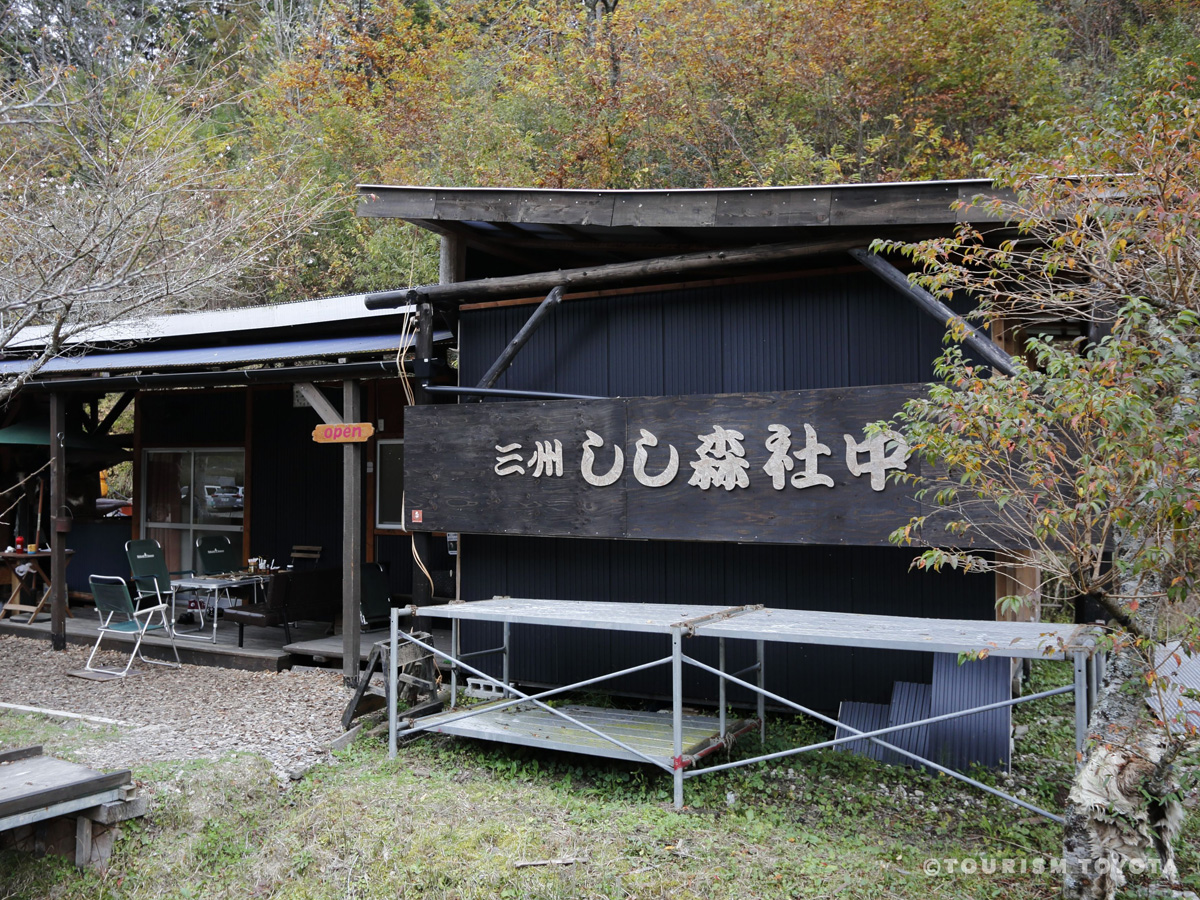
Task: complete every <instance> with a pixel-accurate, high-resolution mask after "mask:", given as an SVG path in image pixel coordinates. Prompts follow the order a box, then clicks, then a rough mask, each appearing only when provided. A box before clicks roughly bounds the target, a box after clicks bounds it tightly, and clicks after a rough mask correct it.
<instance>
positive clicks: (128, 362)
mask: <svg viewBox="0 0 1200 900" xmlns="http://www.w3.org/2000/svg"><path fill="white" fill-rule="evenodd" d="M449 337H450V333H449V332H437V333H435V334H434V340H446V339H448V338H449ZM400 342H401V339H400V336H399V335H395V334H380V335H368V336H366V337H331V338H316V339H313V340H306V341H279V342H276V343H270V344H240V345H235V346H222V347H181V348H175V349H163V350H126V351H121V352H117V353H88V354H83V355H80V356H64V357H60V358H58V359H53V360H51V361H50V362H48V363H47V364H46V365H45V366H44V367H43V368H42V369H41V372H42V373H43V374H46V375H49V374H55V373H66V372H129V371H136V370H141V369H164V368H200V367H204V366H218V367H220V366H236V365H249V364H252V363H264V362H280V361H289V360H295V359H320V358H326V357H340V356H359V355H362V354H370V353H374V354H379V353H386V352H395V351H396V350H398V349H399V347H400ZM409 343H411V342H409ZM406 346H408V344H406ZM28 365H29V361H28V360H17V359H9V360H0V375H3V374H7V373H11V372H19V371H21V370H22V369H24V368H26V367H27V366H28Z"/></svg>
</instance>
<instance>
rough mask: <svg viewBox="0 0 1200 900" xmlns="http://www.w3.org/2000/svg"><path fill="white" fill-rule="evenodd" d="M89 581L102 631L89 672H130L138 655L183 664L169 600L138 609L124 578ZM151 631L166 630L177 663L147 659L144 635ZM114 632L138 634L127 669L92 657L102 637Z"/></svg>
mask: <svg viewBox="0 0 1200 900" xmlns="http://www.w3.org/2000/svg"><path fill="white" fill-rule="evenodd" d="M88 581H89V582H90V583H91V586H92V596H93V597H94V598H95V600H96V612H97V614H98V615H99V616H100V629H99V631H100V634H99V636H98V637H97V638H96V646H94V647H92V652H91V655H89V656H88V660H87V663H86V664H85V665H84V669H86V670H87V671H89V672H104V673H106V674H108V675H117V676H120V677H121V678H124V677H125V676H126V675H127V674H128V673H129V669H130V667H131V666H133V658H134V657H135V656H136V657H138V658H139V659H141V660H142V662H146V663H150V664H152V665H155V666H169V667H170V668H172V669H178V668H179V666H180V662H179V650H178V648H176V646H175V635H174V633H173V632H172V630H171V623H170V622H168V621H167V604H166V603H159V604H158V605H156V606H147V607H146V608H144V609H134V607H133V598H132V597H130V596H129V585H127V584H126V583H125V579H124V578H118V577H116V576H113V575H92V576H91V577H90V578H89V579H88ZM155 613H157V614H158V618H159V620H160V621H159V622H158V623H156V622H155V621H154V618H155ZM150 631H162V632H163V633H165V634H166V636H167V638H168V639H169V640H170V641H171V649H172V650H173V651H174V653H175V662H174V663H171V662H169V661H167V662H163V661H162V660H157V659H147V658H146V657H145V656H143V655H142V639H143V638H145V636H146V634H147V632H150ZM110 634H113V635H122V636H125V637H128V636H129V635H134V636H135V639H134V642H133V650H131V651H130V653H129V661H128V662H127V663H125V668H124V669H120V670H118V669H106V668H104V667H102V666H93V665H92V660H93V659H95V658H96V651H97V650H99V649H100V643H101V641H103V640H104V638H105V636H106V635H110Z"/></svg>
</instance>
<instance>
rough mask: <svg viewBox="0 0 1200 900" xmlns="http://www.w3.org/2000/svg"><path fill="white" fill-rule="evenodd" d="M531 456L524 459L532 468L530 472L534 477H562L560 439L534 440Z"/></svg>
mask: <svg viewBox="0 0 1200 900" xmlns="http://www.w3.org/2000/svg"><path fill="white" fill-rule="evenodd" d="M534 446H535V448H536V449H535V450H534V451H533V456H531V457H529V459H528V460H526V462H525V465H527V466H530V467H532V468H533V472H532V473H530V474H532V475H533V477H534V478H541V477H542V475H543V474H544V475H545V476H546V477H547V478H553V477H558V478H561V477H562V472H563V466H562V441H554V442H553V443H551V442H550V441H534Z"/></svg>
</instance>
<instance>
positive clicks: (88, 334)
mask: <svg viewBox="0 0 1200 900" xmlns="http://www.w3.org/2000/svg"><path fill="white" fill-rule="evenodd" d="M365 297H366V295H365V294H349V295H346V296H342V297H321V298H318V299H315V300H294V301H292V302H290V303H272V304H267V305H264V306H239V307H232V308H229V309H210V310H199V311H197V312H185V313H171V314H166V315H159V316H150V317H147V318H136V319H128V320H121V321H117V322H111V323H108V324H106V325H96V326H94V327H92V328H88V329H86V330H84V331H81V332H79V333H77V334H74V335H72V336H71V337H70V338H69V339H68V341H67V342H68V344H71V345H78V344H96V343H105V342H112V341H145V340H153V339H155V338H163V337H173V338H186V337H202V336H204V335H209V334H228V333H230V332H237V331H258V330H266V329H287V328H295V327H304V326H312V325H319V324H321V323H324V322H346V321H351V320H370V319H378V318H381V317H387V316H398V315H403V314H405V313H406V312H410V311H411V310H412V307H411V306H405V307H400V308H398V309H386V310H370V309H367V307H366V306H365V305H364V303H363V301H364V299H365ZM48 331H49V329H48V327H47V326H41V325H39V326H34V327H31V328H26V329H24V330H23V331H22V332H21V333H20V334H19V335H18V336H17V338H16V340H14V341H13V342H12V343H11V344H10V345H9V346H10V347H12V348H17V349H34V348H37V347H40V346H41V345H42V343H43V341H44V340H45V337H46V335H47V333H48Z"/></svg>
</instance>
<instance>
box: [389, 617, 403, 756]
mask: <svg viewBox="0 0 1200 900" xmlns="http://www.w3.org/2000/svg"><path fill="white" fill-rule="evenodd" d="M399 632H400V610H398V609H393V610H392V615H391V639H392V652H391V653H390V654H389V655H388V692H387V705H388V759H395V758H396V731H397V730H398V729H397V725H398V724H399V722H398V714H397V712H396V698H397V696H398V693H397V690H396V688H397V686H398V684H399V682H400V678H399V665H398V664H397V661H398V659H399V654H398V652H397V651H398V650H399V649H400V648H399V647H397V646H396V645H397V644H398V643H399V642H400V634H399Z"/></svg>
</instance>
